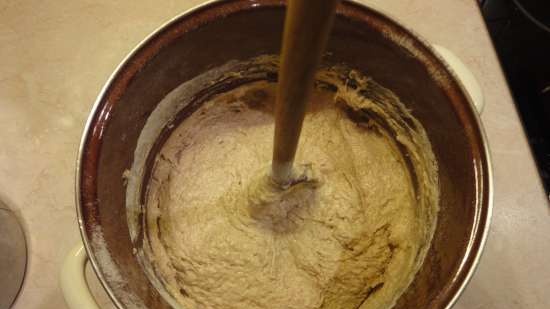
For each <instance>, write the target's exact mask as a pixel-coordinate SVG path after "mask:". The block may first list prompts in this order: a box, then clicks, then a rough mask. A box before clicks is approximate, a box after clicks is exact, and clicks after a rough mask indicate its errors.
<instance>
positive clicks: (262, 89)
mask: <svg viewBox="0 0 550 309" xmlns="http://www.w3.org/2000/svg"><path fill="white" fill-rule="evenodd" d="M337 86H338V89H337V91H336V92H331V91H327V90H323V89H316V90H315V93H314V95H313V97H312V99H311V101H312V103H311V107H310V110H309V111H308V113H307V116H306V119H305V121H304V127H303V130H302V135H301V139H300V144H299V149H298V153H297V157H296V166H297V168H296V171H295V173H296V183H295V184H293V185H291V186H290V188H286V189H283V188H280V187H278V186H274V184H273V183H271V181H270V178H269V177H268V174H269V173H268V171H269V165H270V160H271V154H272V140H273V129H274V120H273V115H272V108H273V106H272V105H273V102H274V96H275V95H274V91H275V90H274V89H275V88H274V85H273V84H270V83H267V82H256V83H253V84H249V85H246V86H242V87H240V88H237V89H235V90H232V91H230V92H228V93H225V94H223V95H219V96H217V97H215V98H213V99H212V100H210V101H208V102H207V103H205V104H204V105H203V106H202V107H201V108H199V109H198V110H197V111H196V112H195V113H194V114H193V115H191V116H190V117H189V118H187V119H186V120H185V121H184V122H182V124H181V125H180V126H179V127H177V128H176V129H175V130H174V131H173V132H172V133H171V135H170V137H169V138H168V140H167V141H166V143H165V144H164V146H163V147H162V150H161V151H160V153H159V154H158V156H157V162H156V163H155V166H154V168H153V172H152V177H151V183H150V185H149V190H148V194H147V200H146V209H147V214H146V222H147V226H148V230H147V236H146V237H147V240H148V242H147V246H146V248H145V250H146V253H147V255H148V257H149V259H150V261H151V264H152V265H153V267H154V269H155V273H156V275H157V276H158V277H159V278H160V280H161V282H163V284H164V285H165V287H166V289H167V290H168V292H169V293H170V295H171V296H172V297H173V298H175V299H176V301H177V302H178V303H179V304H181V305H182V308H186V309H233V308H234V309H243V308H247V309H268V308H277V309H278V308H284V309H294V308H295V309H313V308H330V309H337V308H338V309H356V308H363V309H374V308H380V309H382V308H384V309H386V308H389V307H391V306H393V304H394V303H395V301H396V299H397V298H398V297H399V296H400V295H401V294H402V293H403V291H404V290H405V289H406V288H407V286H408V285H409V284H410V282H411V280H412V279H413V277H414V275H415V273H416V272H417V270H418V269H419V267H420V265H421V263H422V260H423V258H424V256H425V253H426V250H427V248H428V246H429V243H430V240H431V237H432V234H433V228H434V226H435V217H436V215H435V214H436V211H437V201H438V197H437V177H436V174H437V173H436V172H437V167H436V164H435V160H434V158H433V154H432V152H431V149H430V146H429V141H428V139H427V137H426V135H425V133H424V130H423V129H422V127H421V126H420V124H419V123H418V122H417V121H416V120H414V118H412V117H411V116H410V114H409V113H408V111H406V110H405V109H404V108H403V107H402V106H401V105H399V104H400V103H399V102H397V101H395V102H390V103H391V104H390V105H391V106H385V107H384V106H382V105H380V104H381V103H380V102H378V103H376V104H375V103H373V102H372V101H369V100H366V99H361V98H360V97H359V96H358V95H357V91H356V90H351V89H349V88H347V87H346V85H344V84H339V85H337ZM388 96H389V94H388ZM389 98H392V97H391V96H389ZM392 104H393V105H392ZM379 105H380V106H382V107H378V106H379ZM361 109H364V111H369V112H368V113H364V115H367V116H368V115H370V116H371V119H366V118H365V119H366V120H364V121H363V120H361V121H360V120H358V119H356V118H357V117H355V116H353V115H354V113H359V114H360V110H361ZM378 117H379V118H380V119H383V118H384V117H385V118H386V119H397V118H398V117H401V119H399V121H397V120H395V121H393V122H392V121H388V122H387V123H385V124H383V125H382V124H380V123H378V122H377V121H376V119H377V118H378ZM367 118H368V117H367ZM403 118H407V120H408V121H404V120H403Z"/></svg>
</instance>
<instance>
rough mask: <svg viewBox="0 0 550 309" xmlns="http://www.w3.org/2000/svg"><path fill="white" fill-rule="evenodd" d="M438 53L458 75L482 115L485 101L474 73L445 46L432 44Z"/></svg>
mask: <svg viewBox="0 0 550 309" xmlns="http://www.w3.org/2000/svg"><path fill="white" fill-rule="evenodd" d="M432 46H433V47H434V49H435V50H436V52H437V53H438V54H439V55H440V56H441V57H442V58H443V60H445V62H446V63H447V65H448V66H449V67H450V68H451V70H452V71H453V72H454V73H455V74H456V75H457V77H458V79H459V80H460V82H461V83H462V85H463V86H464V88H465V89H466V91H467V92H468V94H469V95H470V98H471V99H472V103H474V106H475V108H476V109H477V112H478V113H480V114H481V112H482V111H483V106H484V105H485V101H484V99H483V92H482V91H481V86H480V85H479V82H478V81H477V79H476V78H475V76H474V74H473V73H472V71H471V70H470V69H469V68H468V67H467V66H466V65H465V64H464V62H462V60H460V58H458V57H457V56H456V55H455V53H453V52H452V51H450V50H448V49H447V48H445V47H443V46H439V45H436V44H432Z"/></svg>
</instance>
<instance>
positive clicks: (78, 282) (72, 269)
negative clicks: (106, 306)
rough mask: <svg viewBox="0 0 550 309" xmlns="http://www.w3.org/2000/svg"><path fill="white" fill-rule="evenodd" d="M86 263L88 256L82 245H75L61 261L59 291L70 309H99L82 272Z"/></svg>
mask: <svg viewBox="0 0 550 309" xmlns="http://www.w3.org/2000/svg"><path fill="white" fill-rule="evenodd" d="M87 261H88V255H87V254H86V250H85V249H84V245H82V243H79V244H77V245H76V246H75V247H74V248H73V249H72V250H71V251H70V252H69V254H67V257H65V260H64V261H63V266H62V267H61V274H60V283H61V291H62V292H63V297H64V298H65V302H66V303H67V305H68V306H69V308H70V309H99V306H98V305H97V303H96V301H95V299H94V297H93V296H92V293H90V289H89V287H88V283H87V282H86V277H85V273H84V270H85V267H86V262H87Z"/></svg>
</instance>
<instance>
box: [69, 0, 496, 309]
mask: <svg viewBox="0 0 550 309" xmlns="http://www.w3.org/2000/svg"><path fill="white" fill-rule="evenodd" d="M283 18H284V6H283V4H282V2H281V1H273V0H257V1H249V0H229V1H221V2H215V3H211V4H206V5H203V6H201V7H200V8H198V9H195V10H193V11H191V12H188V13H186V14H183V15H181V16H180V17H178V18H176V19H174V20H173V21H171V22H169V23H168V24H167V25H165V26H163V27H162V28H160V30H158V31H157V32H156V33H154V34H153V35H152V36H151V37H149V38H148V39H147V40H145V41H144V42H143V43H142V44H141V45H140V46H139V47H138V48H137V49H136V50H135V51H134V52H133V53H132V54H131V55H130V56H129V57H128V58H127V59H126V60H125V61H124V62H123V63H122V64H121V66H120V67H119V68H118V69H117V71H116V72H115V73H114V75H113V76H112V77H111V79H110V80H109V81H108V83H107V84H106V86H105V88H104V90H103V91H102V93H101V94H100V96H99V97H98V100H97V102H96V104H95V106H94V109H93V111H92V114H91V116H90V118H89V120H88V123H87V126H86V130H85V132H84V136H83V140H82V145H81V149H80V154H79V160H78V163H77V179H76V181H77V188H76V190H77V211H78V215H79V219H80V222H81V224H80V228H81V233H82V238H83V241H84V244H85V247H86V250H87V252H88V255H89V257H90V259H91V262H92V264H93V267H94V269H95V271H96V273H97V275H98V276H99V278H100V280H101V282H102V283H103V285H104V287H105V289H106V290H107V292H108V294H109V295H110V296H111V298H112V299H113V301H114V302H115V303H116V305H117V306H118V307H119V308H132V307H133V305H135V302H136V301H137V302H138V303H143V305H144V306H145V307H147V308H169V307H170V306H169V305H168V304H167V303H166V301H165V300H163V298H162V297H161V296H160V295H159V293H158V292H157V291H156V290H155V288H154V287H153V286H152V285H151V284H150V282H149V280H148V279H147V277H146V275H145V273H144V272H143V270H142V268H141V266H140V264H139V263H138V261H137V259H136V257H135V256H134V255H133V253H132V248H133V244H132V242H131V240H130V236H129V231H128V225H127V220H126V209H125V199H126V198H125V194H126V191H125V186H124V181H123V177H122V174H123V173H124V171H125V170H126V169H129V168H130V167H131V165H132V162H133V154H134V149H135V147H136V142H137V139H138V137H139V134H140V132H141V130H142V128H143V126H144V124H145V122H146V120H147V118H148V116H149V114H150V113H151V112H152V111H153V110H154V108H155V107H156V105H157V104H158V103H159V102H160V101H161V100H162V99H163V98H164V97H165V96H166V95H167V94H168V93H169V92H170V91H172V90H173V89H174V88H176V87H177V86H179V85H180V84H182V83H183V82H185V81H188V80H190V79H192V78H193V77H195V76H197V75H199V74H201V73H202V72H205V71H207V70H209V69H211V68H214V67H217V66H220V65H223V64H225V63H226V62H228V61H230V60H247V59H250V58H252V57H255V56H259V55H264V54H277V53H278V52H279V49H280V40H281V37H282V27H283ZM327 51H328V52H329V53H330V57H329V59H328V61H330V62H333V63H345V64H347V65H348V66H349V67H352V68H355V69H357V70H359V71H361V72H363V73H365V74H366V75H368V76H371V77H372V78H373V79H374V80H376V81H377V82H378V83H379V84H381V85H382V86H384V87H386V88H388V89H390V90H392V91H393V92H394V93H395V94H397V95H398V96H399V97H400V98H401V101H402V102H403V103H404V104H405V105H407V106H408V107H409V108H410V109H411V110H412V113H413V114H414V116H416V117H417V119H419V120H420V122H421V123H422V124H423V126H424V128H425V129H426V131H427V133H428V136H429V139H430V141H431V143H432V146H433V150H434V153H435V155H436V157H437V160H438V162H439V178H440V190H441V199H440V208H441V210H440V212H439V216H438V224H437V228H436V232H435V236H434V239H433V242H432V246H431V248H430V250H429V252H428V255H427V258H426V260H425V262H424V264H423V266H422V268H421V269H420V271H419V272H418V274H417V276H416V278H415V280H414V282H413V283H412V284H411V286H410V287H409V289H408V290H407V291H406V293H405V294H404V295H403V296H402V297H401V298H400V299H399V301H398V303H397V305H396V307H395V308H397V309H405V308H426V309H428V308H432V309H436V308H438V309H439V308H448V307H450V306H451V305H452V304H453V303H454V301H456V298H457V297H458V296H459V295H460V293H461V292H462V289H463V288H464V286H465V285H466V283H467V281H468V280H469V278H470V277H471V275H472V273H473V271H474V269H475V267H476V265H477V262H478V260H479V257H480V253H481V251H482V248H483V244H484V240H485V237H486V234H487V231H488V224H489V220H490V211H491V194H492V188H491V171H490V163H489V157H488V153H487V145H486V142H485V139H484V136H483V132H482V128H481V126H480V123H479V118H478V117H477V115H476V113H475V111H474V109H473V106H472V104H471V103H470V101H469V98H468V96H467V95H466V94H465V92H464V90H463V88H462V87H461V86H460V84H459V83H458V82H457V81H456V78H455V77H454V76H453V74H452V73H451V72H450V71H449V70H448V69H447V68H446V67H445V65H444V64H443V63H442V61H441V60H440V59H439V58H438V57H437V56H435V54H434V52H433V51H432V50H431V49H430V48H429V47H428V46H427V44H426V43H425V42H423V41H421V40H420V39H418V38H417V36H416V35H414V34H412V33H411V32H410V31H408V30H406V29H404V28H403V27H402V26H400V25H398V24H397V23H396V22H394V21H393V20H391V19H389V18H388V17H386V16H385V15H382V14H380V13H378V12H376V11H374V10H371V9H369V8H366V7H364V6H360V5H357V4H353V3H351V2H343V3H342V4H341V5H340V6H339V8H338V16H337V18H336V20H335V25H334V29H333V32H332V36H331V38H330V40H329V43H328V49H327ZM97 237H100V238H102V239H104V244H103V245H101V247H99V246H98V245H97V242H94V241H92V239H93V238H97ZM105 250H106V251H105ZM105 253H108V254H107V255H106V254H105ZM113 267H114V268H116V272H118V274H117V275H116V276H113V274H112V272H113ZM190 309H192V308H190Z"/></svg>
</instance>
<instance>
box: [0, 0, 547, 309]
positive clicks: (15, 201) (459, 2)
mask: <svg viewBox="0 0 550 309" xmlns="http://www.w3.org/2000/svg"><path fill="white" fill-rule="evenodd" d="M200 2H202V1H196V0H193V1H190V0H184V1H173V0H165V1H162V2H158V1H143V0H141V1H128V0H119V1H95V0H94V1H92V0H75V1H59V0H53V1H29V0H21V1H2V2H0V68H1V69H0V140H1V141H2V147H0V199H2V200H3V201H4V202H5V203H6V204H8V205H9V206H10V207H11V208H12V209H14V210H15V211H16V213H18V215H19V216H20V218H21V220H22V221H23V222H24V226H25V229H26V232H27V238H28V241H29V250H30V261H29V267H28V273H27V278H26V281H25V283H24V287H23V291H22V294H21V295H20V297H19V298H18V300H17V302H16V305H15V308H16V309H23V308H24V309H35V308H36V309H38V308H41V309H50V308H52V309H53V308H56V309H58V308H66V306H65V303H64V301H63V297H62V295H61V291H60V289H59V285H58V272H59V268H60V266H61V262H62V260H63V257H64V255H65V254H66V253H67V252H68V250H69V249H70V248H71V247H72V246H73V245H74V244H76V243H77V242H78V240H79V237H80V235H79V233H78V229H77V224H76V214H75V209H74V165H75V164H74V161H75V158H76V153H77V148H78V144H79V140H80V134H81V132H82V128H83V126H84V122H85V120H86V117H87V115H88V112H89V110H90V108H91V106H92V103H93V102H94V99H95V97H96V95H97V94H98V93H99V90H100V88H101V87H102V85H103V83H104V82H105V81H106V80H107V77H108V76H109V75H110V74H111V72H112V71H113V70H114V68H115V67H116V65H117V64H118V63H119V62H120V61H121V60H122V59H123V58H124V56H125V55H126V54H127V53H128V52H129V51H130V50H131V49H132V48H133V47H134V46H135V45H136V44H137V43H138V42H139V41H140V40H141V39H143V38H144V37H145V36H146V35H147V34H149V33H150V32H151V31H153V30H154V29H155V28H157V27H158V26H159V25H161V24H162V23H163V22H164V21H166V20H168V19H170V18H171V17H173V16H174V15H176V14H178V13H179V12H181V11H183V10H185V9H187V8H190V7H192V6H194V5H196V4H198V3H200ZM365 2H367V3H370V4H373V5H374V6H375V7H378V8H380V9H381V10H383V11H385V12H388V13H389V14H390V15H393V16H394V17H396V18H397V19H398V20H400V21H401V22H402V23H403V24H404V25H406V26H409V27H410V28H412V29H414V30H415V31H416V32H417V33H419V34H420V35H422V36H424V37H425V38H427V39H428V40H429V41H431V42H433V43H438V44H440V45H443V46H445V47H447V48H449V49H451V50H452V51H454V52H455V53H456V54H457V55H458V56H459V57H461V58H462V59H463V60H464V61H465V62H466V63H467V64H468V65H469V66H470V68H471V69H472V70H473V72H474V75H475V76H476V77H477V78H478V80H479V81H480V83H481V85H482V87H483V91H484V95H485V99H486V106H485V110H484V112H483V115H482V120H483V124H484V126H485V129H486V131H487V134H488V137H489V144H490V147H491V153H492V157H493V167H494V176H495V196H494V215H493V224H492V227H491V233H490V236H489V240H488V243H487V248H486V251H485V254H484V256H483V258H482V260H481V264H480V267H479V269H478V271H477V273H476V275H475V276H474V279H473V280H472V282H471V283H470V285H469V286H468V288H467V289H466V292H465V293H464V295H463V296H462V297H461V299H460V301H459V302H458V304H457V305H456V307H455V308H456V309H476V308H483V309H497V308H498V309H507V308H510V309H523V308H525V309H536V308H550V298H549V297H548V295H547V292H548V291H549V290H550V267H549V266H548V256H550V208H549V206H548V204H547V199H546V197H545V195H544V192H543V190H542V186H541V183H540V180H539V179H538V175H537V171H536V169H535V165H534V162H533V159H532V157H531V154H530V151H529V148H528V145H527V141H526V138H525V136H524V133H523V130H522V128H521V124H520V121H519V118H518V116H517V114H516V110H515V107H514V105H513V102H512V99H511V96H510V93H509V91H508V88H507V86H506V84H505V80H504V77H503V75H502V72H501V69H500V66H499V64H498V61H497V58H496V55H495V52H494V50H493V48H492V45H491V42H490V39H489V35H488V33H487V31H486V29H485V26H484V23H483V20H482V18H481V15H480V12H479V10H478V8H477V4H476V1H474V0H438V1H435V0H429V1H428V0H407V1H403V0H376V1H374V0H373V1H365ZM88 275H89V279H90V281H91V286H92V289H93V291H94V293H95V295H96V296H97V298H98V299H99V302H100V304H101V305H102V306H103V308H113V305H112V304H111V303H110V301H109V300H108V299H107V297H106V295H105V294H104V292H103V291H102V289H101V287H99V285H98V283H97V279H95V276H94V275H93V273H92V272H90V271H89V270H88Z"/></svg>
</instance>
